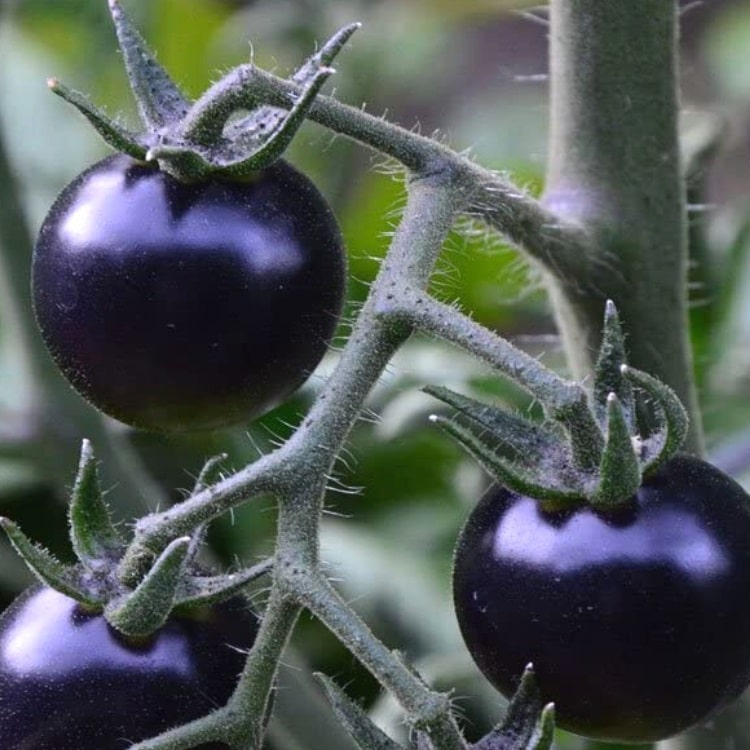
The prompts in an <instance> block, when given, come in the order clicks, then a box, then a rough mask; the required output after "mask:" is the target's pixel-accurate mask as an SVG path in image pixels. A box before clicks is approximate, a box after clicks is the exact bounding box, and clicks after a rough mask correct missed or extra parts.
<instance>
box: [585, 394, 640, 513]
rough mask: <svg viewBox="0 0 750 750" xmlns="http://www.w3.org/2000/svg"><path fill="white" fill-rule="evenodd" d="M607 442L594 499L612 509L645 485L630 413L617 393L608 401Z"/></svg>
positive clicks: (595, 501)
mask: <svg viewBox="0 0 750 750" xmlns="http://www.w3.org/2000/svg"><path fill="white" fill-rule="evenodd" d="M606 424H607V439H606V442H605V443H604V452H603V454H602V460H601V464H600V465H599V483H598V485H597V488H596V491H595V492H594V494H593V495H592V496H591V504H592V505H594V506H595V507H603V508H606V507H612V506H615V505H618V504H620V503H622V501H623V498H627V497H631V496H632V495H634V494H635V492H636V490H637V489H638V488H639V487H640V486H641V465H640V461H639V460H638V456H637V455H636V452H635V450H634V449H633V440H632V438H631V436H630V429H629V426H628V420H627V414H626V413H625V409H624V407H623V405H622V404H621V403H620V399H619V398H617V394H616V393H610V394H609V397H608V398H607V417H606Z"/></svg>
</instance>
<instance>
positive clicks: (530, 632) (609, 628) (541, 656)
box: [453, 456, 750, 742]
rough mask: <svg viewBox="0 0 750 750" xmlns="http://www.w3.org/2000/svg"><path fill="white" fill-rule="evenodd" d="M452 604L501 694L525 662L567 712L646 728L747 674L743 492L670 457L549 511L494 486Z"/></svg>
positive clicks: (612, 727)
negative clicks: (637, 483)
mask: <svg viewBox="0 0 750 750" xmlns="http://www.w3.org/2000/svg"><path fill="white" fill-rule="evenodd" d="M453 592H454V601H455V608H456V614H457V617H458V622H459V625H460V627H461V632H462V633H463V637H464V640H465V641H466V644H467V646H468V649H469V651H470V652H471V655H472V656H473V658H474V660H475V661H476V663H477V665H478V666H479V668H480V669H481V671H482V672H483V673H484V675H485V676H486V677H487V678H488V679H489V681H490V682H491V683H492V684H493V685H494V686H495V687H496V688H498V689H499V690H500V691H501V692H502V693H503V694H505V695H506V696H510V695H511V694H512V692H513V690H514V688H515V687H516V685H517V682H518V679H519V677H520V676H521V674H522V672H523V669H524V666H525V665H526V664H528V663H529V662H532V663H533V664H534V668H535V672H536V675H537V679H538V683H539V686H540V689H541V691H542V694H543V696H544V698H545V699H546V700H550V701H554V702H555V706H556V718H557V720H558V723H559V725H560V726H561V727H563V728H565V729H570V730H572V731H574V732H577V733H579V734H583V735H587V736H590V737H596V738H600V739H605V740H620V741H625V742H647V741H654V740H658V739H662V738H665V737H669V736H672V735H674V734H677V733H679V732H682V731H684V730H686V729H688V728H689V727H691V726H693V725H695V724H697V723H699V722H701V721H703V720H705V719H706V718H707V717H709V716H711V715H712V714H713V713H714V712H715V711H716V710H718V709H719V708H721V707H722V706H725V705H726V704H727V703H729V702H730V701H732V700H733V699H734V698H736V697H737V696H738V695H739V694H740V693H741V692H742V691H743V690H744V689H745V687H747V685H748V683H750V498H748V496H747V494H746V493H745V492H744V490H743V489H742V488H741V487H740V486H739V485H738V484H737V483H736V482H734V481H733V480H731V479H730V478H729V477H727V476H726V475H725V474H723V473H722V472H721V471H719V470H718V469H716V468H715V467H713V466H711V465H710V464H707V463H706V462H704V461H701V460H699V459H696V458H692V457H687V456H678V457H675V458H673V459H672V460H671V461H669V462H667V464H666V465H665V466H664V467H663V468H661V469H660V470H659V471H658V472H656V473H655V474H654V475H652V476H649V477H648V478H647V479H646V480H645V481H644V483H643V485H642V486H641V488H640V489H639V490H638V492H637V493H636V495H635V496H634V497H633V498H632V499H631V501H630V503H629V504H627V505H626V506H625V507H623V508H618V509H616V510H613V511H611V512H606V513H605V512H603V511H597V510H594V509H593V508H592V507H590V506H580V507H577V508H575V509H569V510H557V511H552V512H548V511H545V510H544V509H543V508H542V507H541V506H540V505H539V503H538V502H537V501H535V500H533V499H530V498H528V497H523V496H520V495H517V494H514V493H512V492H509V491H508V490H505V489H502V488H498V487H495V488H493V489H491V490H490V491H489V492H488V493H487V494H486V495H485V496H484V497H483V498H482V500H481V501H480V503H479V505H478V506H477V507H476V509H475V510H474V511H473V512H472V513H471V515H470V516H469V518H468V521H467V522H466V525H465V526H464V528H463V530H462V531H461V535H460V537H459V540H458V546H457V548H456V556H455V567H454V577H453Z"/></svg>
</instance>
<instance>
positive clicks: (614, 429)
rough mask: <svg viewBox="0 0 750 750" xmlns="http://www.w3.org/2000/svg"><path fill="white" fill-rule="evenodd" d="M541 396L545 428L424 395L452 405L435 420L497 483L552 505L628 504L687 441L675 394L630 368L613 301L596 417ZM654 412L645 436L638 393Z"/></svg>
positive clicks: (452, 397)
mask: <svg viewBox="0 0 750 750" xmlns="http://www.w3.org/2000/svg"><path fill="white" fill-rule="evenodd" d="M570 385H571V384H570V383H569V382H568V381H565V380H563V379H562V378H560V382H559V389H552V390H551V391H550V403H546V402H545V398H544V397H543V396H541V397H540V396H539V394H536V395H537V398H539V400H540V401H541V402H542V406H544V407H545V411H546V413H547V417H548V419H547V421H546V422H545V423H543V424H539V423H536V422H532V421H530V420H528V419H526V418H525V417H521V416H519V415H515V414H510V413H508V412H507V411H504V410H503V409H501V408H498V407H496V406H491V405H489V404H485V403H482V402H480V401H477V400H475V399H472V398H468V397H466V396H462V395H460V394H458V393H454V392H452V391H450V390H448V389H447V388H440V387H434V386H428V387H426V388H425V389H424V390H425V391H426V392H427V393H429V394H430V395H432V396H435V397H436V398H438V399H440V400H441V401H443V402H444V403H446V404H448V405H449V406H451V407H453V408H454V409H455V410H456V412H457V413H456V414H455V415H454V417H453V418H450V419H448V418H446V417H442V416H433V417H432V418H431V419H432V421H433V422H435V423H436V424H438V425H439V426H440V427H441V428H442V429H443V430H444V431H445V432H447V433H448V434H449V435H450V436H451V437H453V438H454V439H455V440H457V441H458V442H459V443H460V444H461V446H462V447H463V448H465V449H466V450H467V451H468V452H469V453H470V454H471V455H472V456H473V457H475V458H476V459H477V460H478V461H479V462H480V463H481V464H482V465H483V466H484V467H485V468H486V469H487V471H488V472H489V473H490V474H491V475H492V476H493V477H494V478H495V480H496V481H497V482H498V483H500V484H502V485H504V486H505V487H508V488H509V489H511V490H512V491H514V492H518V493H519V494H523V495H527V496H530V497H534V498H537V499H538V500H540V501H541V502H542V503H543V504H545V505H546V506H548V507H564V506H565V505H569V504H580V503H581V502H588V503H590V504H591V505H592V506H594V507H597V508H600V509H607V508H613V507H617V506H619V505H622V504H624V503H626V502H628V500H629V499H630V498H631V497H632V496H633V494H634V493H635V492H636V490H637V489H638V487H640V485H641V482H642V480H643V476H644V475H645V474H647V473H650V472H652V471H654V470H656V469H657V468H658V467H659V466H660V465H661V464H662V463H664V462H665V461H667V460H668V459H669V458H670V457H671V456H673V455H674V454H675V453H676V452H677V451H678V450H679V449H680V447H681V446H682V444H683V443H684V440H685V437H686V435H687V428H688V418H687V413H686V411H685V408H684V407H683V405H682V403H681V402H680V400H679V398H678V397H677V396H676V394H675V393H674V391H673V390H672V389H671V388H669V386H667V385H665V384H664V383H662V382H661V381H659V380H658V379H656V378H654V377H653V376H651V375H649V374H647V373H644V372H641V371H639V370H636V369H634V368H632V367H629V366H628V364H627V362H626V355H625V341H624V337H623V333H622V327H621V325H620V320H619V317H618V315H617V310H616V308H615V305H614V303H613V302H612V301H609V302H607V306H606V310H605V315H604V328H603V335H602V343H601V348H600V351H599V357H598V360H597V363H596V368H595V372H594V378H593V385H592V388H591V390H590V392H589V399H590V400H589V404H588V412H589V413H590V418H586V419H582V418H581V413H580V410H578V412H577V414H578V416H577V417H576V419H571V413H572V412H571V410H570V409H567V410H566V409H561V408H559V404H558V402H556V401H555V400H554V399H555V398H556V392H557V390H559V391H563V390H564V389H566V388H569V387H570ZM639 393H641V394H643V395H644V396H645V397H646V399H648V403H649V405H650V409H651V410H652V411H653V412H655V413H654V415H653V419H650V420H649V425H648V433H647V434H646V435H645V436H644V435H642V434H641V433H640V426H639V419H638V408H637V407H638V399H637V396H638V394H639Z"/></svg>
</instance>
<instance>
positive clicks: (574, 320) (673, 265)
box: [544, 0, 702, 452]
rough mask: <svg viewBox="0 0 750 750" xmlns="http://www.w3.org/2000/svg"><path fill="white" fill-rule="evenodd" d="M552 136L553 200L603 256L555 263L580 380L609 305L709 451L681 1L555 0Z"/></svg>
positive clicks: (692, 439)
mask: <svg viewBox="0 0 750 750" xmlns="http://www.w3.org/2000/svg"><path fill="white" fill-rule="evenodd" d="M550 23H551V27H550V40H551V48H550V54H551V59H550V84H551V112H550V114H551V134H550V158H549V171H548V178H547V191H546V193H545V197H544V203H545V204H546V206H547V207H548V208H551V209H552V210H554V211H555V212H556V213H557V214H559V215H560V216H561V217H562V218H563V219H566V220H572V221H579V222H580V223H581V224H582V226H584V227H585V228H586V230H588V233H589V236H590V237H591V238H593V247H594V252H593V254H588V255H586V256H585V257H584V256H581V258H580V268H578V269H576V272H575V273H574V274H572V273H569V270H570V269H568V273H565V274H560V273H556V272H555V270H554V269H553V268H551V267H550V268H548V274H547V280H548V286H549V289H550V294H551V297H552V300H553V303H554V306H555V311H556V315H557V319H558V324H559V326H560V329H561V332H562V335H563V339H564V341H565V345H566V349H567V352H568V356H569V359H570V362H571V364H572V366H573V368H574V371H575V374H576V375H577V376H579V377H584V376H586V375H589V374H590V373H591V372H592V369H593V365H594V357H595V356H596V352H597V351H598V348H599V341H600V335H601V314H602V310H603V309H604V303H605V300H606V299H613V300H614V302H615V304H616V305H617V308H618V310H619V312H620V316H621V319H622V322H623V327H624V330H625V333H626V335H627V336H628V339H627V346H628V357H629V361H630V363H631V364H632V365H633V366H634V367H636V368H638V369H641V370H644V371H646V372H649V373H651V374H653V375H656V376H657V377H659V378H660V379H662V380H664V381H665V382H666V383H667V384H669V385H670V386H671V387H672V388H673V389H674V390H675V391H676V392H677V394H678V396H679V397H680V399H681V400H682V402H683V403H684V404H685V406H686V408H687V409H688V412H689V414H690V417H691V425H692V427H691V432H690V435H689V437H688V443H687V446H686V447H687V449H688V450H692V451H695V452H700V451H701V449H702V438H701V427H700V417H699V414H698V409H697V400H696V395H695V387H694V384H693V378H692V366H691V353H690V345H689V341H688V336H687V330H688V329H687V293H686V289H687V284H686V282H687V277H686V266H687V263H686V247H687V234H686V220H685V186H684V180H683V173H682V168H681V164H680V158H679V148H678V132H677V115H678V94H677V91H678V86H677V55H676V40H677V7H676V4H675V2H674V0H629V1H628V2H622V0H552V1H551V3H550Z"/></svg>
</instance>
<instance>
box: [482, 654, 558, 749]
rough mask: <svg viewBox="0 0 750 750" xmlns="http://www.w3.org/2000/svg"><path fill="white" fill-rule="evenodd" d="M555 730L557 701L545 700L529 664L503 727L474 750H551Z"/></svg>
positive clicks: (510, 704) (497, 729) (497, 728)
mask: <svg viewBox="0 0 750 750" xmlns="http://www.w3.org/2000/svg"><path fill="white" fill-rule="evenodd" d="M554 733H555V708H554V704H552V703H547V704H546V705H545V704H544V703H543V701H542V699H541V696H540V694H539V688H538V687H537V684H536V678H535V677H534V669H533V667H532V665H531V664H529V665H528V666H527V667H526V669H525V671H524V673H523V676H522V677H521V682H520V684H519V686H518V689H517V690H516V692H515V694H514V695H513V698H512V699H511V701H510V703H509V704H508V709H507V711H506V712H505V718H504V719H503V722H502V723H501V724H500V726H498V727H496V728H495V729H493V730H492V732H490V733H489V734H488V735H486V736H484V737H483V738H482V739H481V740H479V742H477V743H476V744H474V745H472V748H471V750H549V749H550V748H551V747H552V741H553V740H554Z"/></svg>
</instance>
